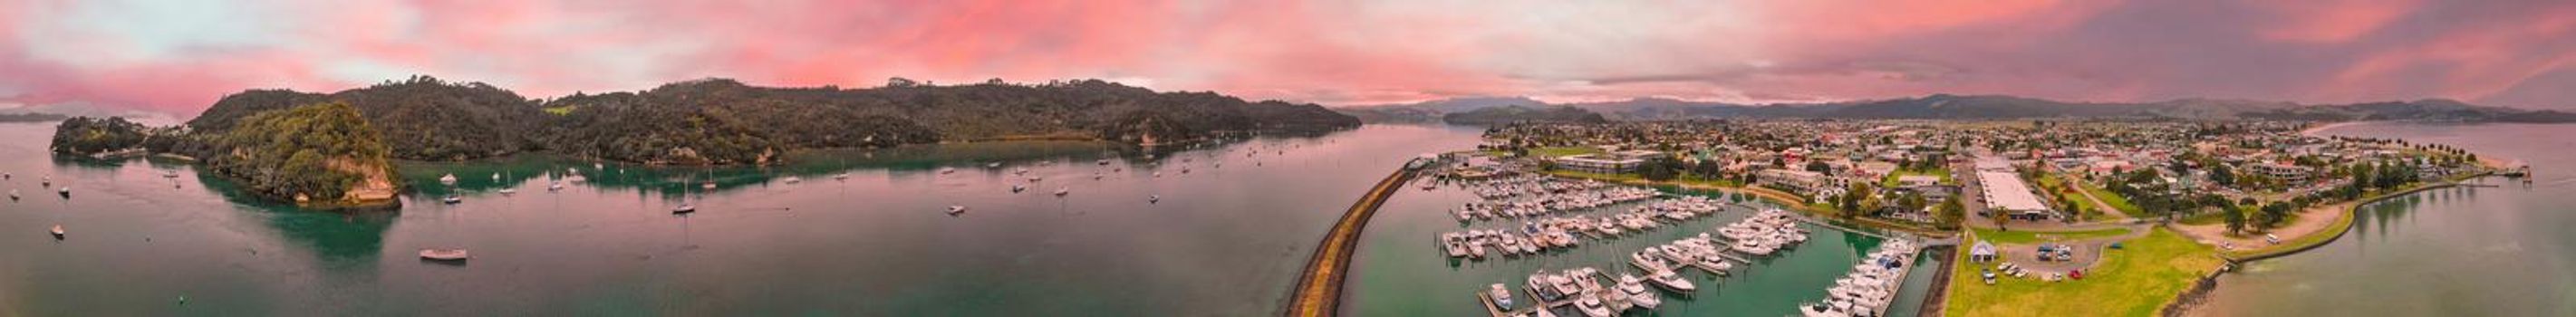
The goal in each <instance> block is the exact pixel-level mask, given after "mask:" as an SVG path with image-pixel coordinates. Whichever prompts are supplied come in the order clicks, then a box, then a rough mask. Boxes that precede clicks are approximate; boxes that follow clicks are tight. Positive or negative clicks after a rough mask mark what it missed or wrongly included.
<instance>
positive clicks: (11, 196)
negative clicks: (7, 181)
mask: <svg viewBox="0 0 2576 317" xmlns="http://www.w3.org/2000/svg"><path fill="white" fill-rule="evenodd" d="M9 201H18V190H16V189H11V190H9Z"/></svg>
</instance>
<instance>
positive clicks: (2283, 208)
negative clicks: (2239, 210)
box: [2255, 202, 2293, 230]
mask: <svg viewBox="0 0 2576 317" xmlns="http://www.w3.org/2000/svg"><path fill="white" fill-rule="evenodd" d="M2292 209H2293V207H2291V206H2290V204H2286V203H2282V202H2272V203H2271V204H2265V205H2263V212H2262V213H2259V214H2256V216H2258V217H2257V218H2255V224H2256V227H2260V228H2263V229H2264V230H2271V229H2272V228H2279V227H2281V222H2282V221H2285V220H2289V219H2290V210H2292Z"/></svg>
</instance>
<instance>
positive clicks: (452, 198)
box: [438, 195, 465, 205]
mask: <svg viewBox="0 0 2576 317" xmlns="http://www.w3.org/2000/svg"><path fill="white" fill-rule="evenodd" d="M438 201H439V202H443V203H447V204H449V205H454V204H456V203H461V202H465V197H456V195H447V197H446V198H439V199H438Z"/></svg>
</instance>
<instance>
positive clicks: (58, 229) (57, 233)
mask: <svg viewBox="0 0 2576 317" xmlns="http://www.w3.org/2000/svg"><path fill="white" fill-rule="evenodd" d="M53 233H54V240H62V239H63V225H54V230H53Z"/></svg>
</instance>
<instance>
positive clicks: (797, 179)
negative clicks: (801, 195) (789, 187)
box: [782, 176, 805, 184]
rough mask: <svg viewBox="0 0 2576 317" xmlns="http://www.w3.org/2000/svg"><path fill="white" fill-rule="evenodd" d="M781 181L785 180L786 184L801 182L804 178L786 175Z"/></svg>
mask: <svg viewBox="0 0 2576 317" xmlns="http://www.w3.org/2000/svg"><path fill="white" fill-rule="evenodd" d="M782 181H786V182H787V183H788V184H795V183H803V182H805V179H804V178H801V177H795V176H788V177H787V178H786V179H783V180H782Z"/></svg>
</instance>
